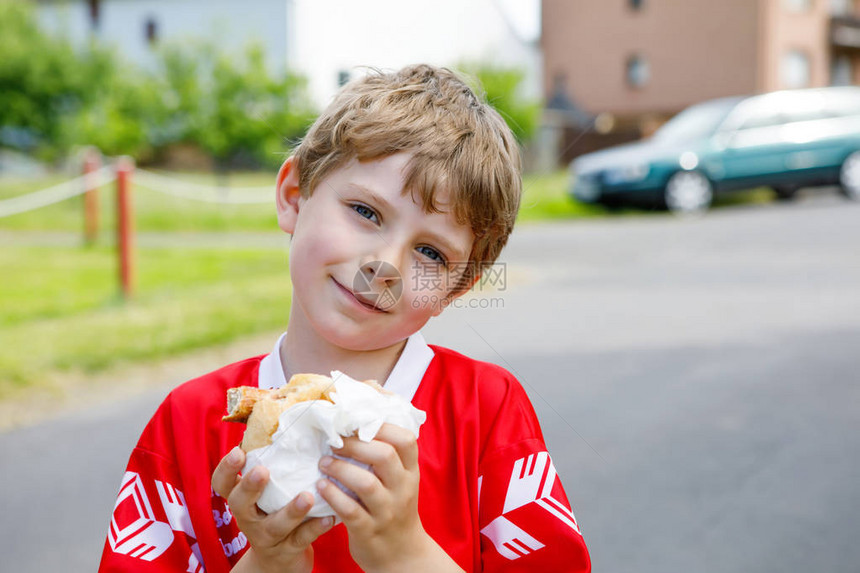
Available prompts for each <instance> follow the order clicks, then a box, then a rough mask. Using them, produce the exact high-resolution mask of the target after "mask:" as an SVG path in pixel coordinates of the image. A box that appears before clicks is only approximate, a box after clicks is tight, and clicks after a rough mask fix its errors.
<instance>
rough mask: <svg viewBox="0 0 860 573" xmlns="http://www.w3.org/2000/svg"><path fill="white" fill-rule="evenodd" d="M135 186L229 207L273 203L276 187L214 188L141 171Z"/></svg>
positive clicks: (134, 180)
mask: <svg viewBox="0 0 860 573" xmlns="http://www.w3.org/2000/svg"><path fill="white" fill-rule="evenodd" d="M133 182H134V184H135V185H139V186H141V187H145V188H147V189H150V190H152V191H158V192H159V193H164V194H165V195H172V196H174V197H181V198H182V199H191V200H194V201H203V202H206V203H223V204H228V205H254V204H262V203H271V202H273V201H274V200H275V198H274V195H275V193H274V191H275V190H274V185H267V186H264V187H213V186H211V185H201V184H199V183H191V182H189V181H181V180H179V179H175V178H173V177H166V176H164V175H159V174H157V173H153V172H152V171H147V170H145V169H140V168H139V167H138V168H137V169H135V171H134V175H133Z"/></svg>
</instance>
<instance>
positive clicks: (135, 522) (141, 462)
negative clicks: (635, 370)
mask: <svg viewBox="0 0 860 573" xmlns="http://www.w3.org/2000/svg"><path fill="white" fill-rule="evenodd" d="M416 336H417V338H416ZM409 345H411V346H408V348H407V349H408V350H410V351H409V352H407V351H406V350H404V353H403V355H402V356H401V359H400V360H399V361H398V364H397V365H396V367H395V369H394V371H393V372H392V376H394V374H395V372H399V373H400V374H401V375H404V376H401V379H399V380H398V381H397V383H394V382H392V384H391V386H392V387H393V388H395V390H396V391H398V390H402V388H403V387H404V381H405V382H406V384H405V386H407V387H408V386H409V385H410V384H409V382H410V381H409V379H410V378H414V379H415V380H414V382H416V383H417V382H420V384H418V385H417V386H418V387H417V390H414V396H413V397H412V403H413V404H414V405H415V406H416V407H417V408H420V409H422V410H424V411H425V412H427V421H426V422H425V423H424V425H423V426H422V427H421V431H420V436H419V438H418V449H419V466H420V472H421V481H420V486H419V487H420V489H419V498H418V500H419V501H418V511H419V514H420V516H421V522H422V524H423V526H424V529H425V530H426V531H427V533H428V534H429V535H431V536H432V537H433V539H435V540H436V542H437V543H439V545H440V546H441V547H442V548H443V549H444V550H445V551H446V552H447V553H448V554H449V555H450V556H451V557H452V558H453V559H454V560H455V561H456V562H457V563H458V564H459V565H460V567H462V568H463V569H464V570H466V571H504V572H508V571H536V570H537V571H539V570H544V571H590V569H591V564H590V560H589V556H588V551H587V549H586V546H585V542H584V540H583V538H582V536H581V534H580V531H579V526H578V524H577V521H576V518H575V517H574V515H573V512H572V511H571V510H570V504H569V502H568V500H567V497H566V495H565V492H564V490H563V488H562V485H561V482H560V480H559V479H558V476H557V475H556V473H555V468H554V466H553V463H552V460H551V458H550V456H549V454H548V453H547V451H546V446H545V445H544V440H543V436H542V434H541V430H540V426H539V424H538V421H537V417H536V415H535V413H534V409H533V408H532V406H531V403H530V402H529V400H528V397H527V396H526V394H525V392H524V390H523V389H522V387H521V386H520V384H519V382H517V380H516V379H515V378H514V377H513V376H512V375H511V374H510V373H508V372H507V371H506V370H504V369H503V368H501V367H499V366H496V365H493V364H489V363H485V362H479V361H476V360H472V359H470V358H467V357H465V356H463V355H461V354H458V353H456V352H454V351H451V350H448V349H445V348H440V347H435V346H433V347H428V346H426V345H424V342H423V339H422V338H420V335H414V336H413V337H410V342H409ZM416 348H418V349H419V350H424V349H427V350H432V355H429V353H427V354H428V358H427V361H429V365H426V366H425V364H426V362H425V363H423V364H421V363H420V361H418V362H419V364H418V365H417V366H416V364H415V360H413V359H414V358H415V356H416V354H418V355H420V352H418V353H416V352H415V351H414V350H415V349H416ZM261 362H262V365H261ZM279 367H280V363H279V359H278V358H277V353H273V355H270V356H268V357H266V358H265V360H264V357H262V356H259V357H256V358H251V359H248V360H244V361H241V362H237V363H235V364H232V365H229V366H226V367H224V368H222V369H220V370H217V371H215V372H212V373H210V374H207V375H205V376H202V377H200V378H197V379H195V380H192V381H190V382H187V383H185V384H183V385H181V386H179V387H178V388H176V389H175V390H174V391H173V392H171V393H170V395H168V397H167V398H166V399H165V400H164V402H163V403H162V404H161V406H160V407H159V408H158V410H157V411H156V413H155V415H154V416H153V418H152V420H150V422H149V424H148V425H147V427H146V429H145V430H144V432H143V435H142V436H141V438H140V441H139V442H138V444H137V447H136V448H135V449H134V451H133V452H132V454H131V458H130V460H129V463H128V468H127V470H126V473H125V476H124V477H123V479H122V484H121V487H120V492H119V495H118V497H117V502H116V506H115V509H114V512H113V515H112V518H111V524H110V530H109V532H108V538H107V541H106V542H105V548H104V553H103V555H102V563H101V567H100V569H99V571H101V572H108V571H141V572H149V571H153V572H154V571H178V572H185V571H190V572H192V573H196V572H202V571H208V572H210V573H215V572H225V571H229V570H230V568H231V567H232V566H233V565H234V564H235V563H236V562H237V561H238V560H239V558H240V557H241V555H242V554H243V553H244V552H245V550H246V548H247V544H248V541H247V539H246V538H245V536H244V534H243V533H241V532H240V531H239V529H238V528H237V526H236V523H235V521H234V520H233V519H232V514H231V513H230V510H229V508H228V507H227V504H226V502H225V500H224V499H223V498H221V497H220V496H218V495H217V494H215V493H214V492H213V491H212V489H211V485H210V480H211V476H212V472H213V471H214V470H215V466H217V464H218V462H219V461H220V460H221V458H223V457H224V456H225V455H226V454H227V452H228V451H230V449H231V448H233V446H235V445H236V444H238V443H239V442H240V441H241V439H242V434H243V432H244V429H245V426H244V425H242V424H235V423H228V422H222V421H221V416H222V415H224V413H225V403H226V391H227V389H228V388H231V387H235V386H240V385H257V384H260V385H261V386H269V385H273V384H272V379H271V378H272V376H276V375H274V374H271V372H273V371H277V370H278V369H279ZM280 377H281V379H282V378H283V373H282V371H281V373H280ZM391 381H392V378H389V380H388V381H386V384H385V386H386V387H387V388H388V387H389V382H391ZM414 385H415V384H413V386H414ZM406 392H407V393H408V392H409V390H406ZM314 556H315V562H314V571H320V572H328V571H331V572H334V571H337V572H349V571H360V569H359V568H358V566H357V565H356V564H355V563H354V562H353V561H352V559H351V557H350V555H349V549H348V544H347V532H346V528H345V527H344V526H343V525H342V524H341V525H337V526H335V527H334V528H333V529H332V530H331V531H329V532H328V533H326V534H324V535H323V536H321V537H320V538H319V539H318V540H317V541H316V542H315V543H314Z"/></svg>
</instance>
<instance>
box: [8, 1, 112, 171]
mask: <svg viewBox="0 0 860 573" xmlns="http://www.w3.org/2000/svg"><path fill="white" fill-rule="evenodd" d="M0 54H2V56H0V128H3V129H4V130H5V133H10V132H13V131H14V132H18V133H23V134H26V135H27V137H26V138H23V140H31V141H30V145H29V146H31V147H35V148H36V149H37V151H40V152H41V153H42V154H43V155H49V156H55V155H56V154H57V152H58V151H60V148H61V145H60V142H61V140H62V137H61V133H62V130H63V118H65V117H67V116H69V115H72V114H75V113H77V112H79V111H80V110H81V109H83V108H85V107H86V106H88V105H91V104H92V103H93V102H94V101H95V100H96V99H97V98H98V93H97V91H98V90H96V89H94V86H97V85H98V84H99V82H102V81H104V80H105V79H109V78H110V76H111V74H112V73H113V69H114V67H113V64H112V58H111V56H110V54H108V53H107V51H105V50H103V49H100V48H98V47H96V46H94V45H91V46H88V47H87V48H86V49H84V50H80V51H76V50H74V49H73V48H72V46H71V44H70V43H69V41H68V39H66V38H62V37H59V38H57V37H51V36H48V35H46V34H45V33H43V32H42V30H41V29H40V28H39V27H38V25H37V22H36V18H35V16H34V14H33V8H32V5H31V4H30V3H29V2H20V1H18V2H16V1H11V0H0ZM4 139H8V138H4ZM17 139H19V140H22V139H21V138H17ZM23 140H22V141H23ZM7 143H9V142H8V141H7ZM12 143H14V142H12ZM25 144H26V142H25Z"/></svg>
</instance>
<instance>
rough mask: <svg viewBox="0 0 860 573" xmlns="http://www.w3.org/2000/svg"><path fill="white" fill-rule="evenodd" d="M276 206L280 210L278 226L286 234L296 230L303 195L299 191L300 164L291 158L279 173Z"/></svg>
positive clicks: (285, 162)
mask: <svg viewBox="0 0 860 573" xmlns="http://www.w3.org/2000/svg"><path fill="white" fill-rule="evenodd" d="M275 195H276V197H275V206H276V207H277V208H278V226H279V227H280V228H281V230H282V231H284V232H285V233H290V234H292V233H293V231H295V229H296V220H297V219H298V216H299V207H300V202H301V199H302V193H301V191H300V190H299V164H298V162H297V161H296V158H295V157H289V158H287V160H286V161H284V164H283V165H281V169H280V171H278V186H277V189H276V191H275Z"/></svg>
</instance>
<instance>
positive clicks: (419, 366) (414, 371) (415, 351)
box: [257, 332, 433, 402]
mask: <svg viewBox="0 0 860 573" xmlns="http://www.w3.org/2000/svg"><path fill="white" fill-rule="evenodd" d="M286 335H287V333H286V332H285V333H284V334H282V335H281V336H280V338H278V342H276V343H275V349H274V350H272V353H271V354H269V355H267V356H266V357H265V358H263V360H262V362H260V374H259V378H258V380H257V385H258V386H259V387H260V388H266V389H275V388H280V387H281V386H283V385H284V384H286V383H287V379H286V377H285V376H284V366H283V363H282V362H281V352H280V349H281V343H282V342H283V340H284V337H285V336H286ZM432 361H433V350H432V349H431V348H430V347H429V346H427V342H425V340H424V337H423V336H422V335H421V333H420V332H416V333H415V334H413V335H412V336H410V337H409V338H407V339H406V346H405V347H404V348H403V352H401V353H400V358H398V359H397V363H396V364H395V365H394V368H393V369H392V370H391V374H389V375H388V379H387V380H386V381H385V384H384V386H385V389H386V390H390V391H391V392H394V393H395V394H399V395H400V396H402V397H404V398H406V399H407V400H409V401H410V402H411V401H412V397H413V396H415V392H416V391H417V390H418V385H419V384H421V379H422V378H424V373H425V372H426V371H427V367H428V366H430V362H432Z"/></svg>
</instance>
